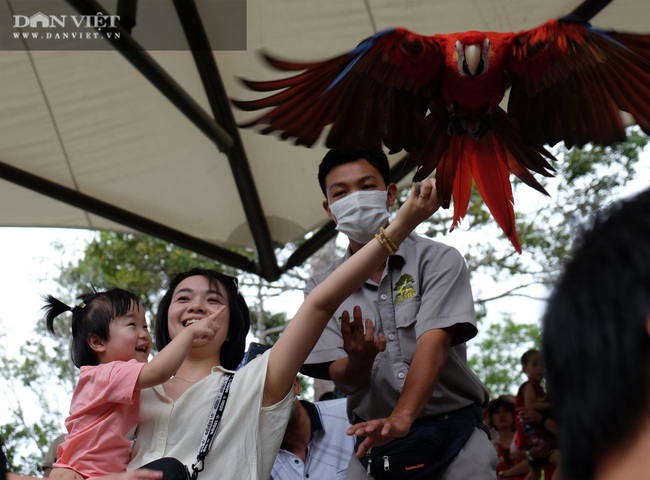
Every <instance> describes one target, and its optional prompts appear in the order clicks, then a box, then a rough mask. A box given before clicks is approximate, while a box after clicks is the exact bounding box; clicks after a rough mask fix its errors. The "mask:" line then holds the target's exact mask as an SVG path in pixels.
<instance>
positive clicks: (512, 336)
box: [469, 316, 541, 398]
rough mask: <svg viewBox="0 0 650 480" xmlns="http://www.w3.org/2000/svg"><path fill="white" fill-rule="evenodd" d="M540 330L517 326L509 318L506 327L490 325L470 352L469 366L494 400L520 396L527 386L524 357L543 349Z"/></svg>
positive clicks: (505, 319) (504, 325)
mask: <svg viewBox="0 0 650 480" xmlns="http://www.w3.org/2000/svg"><path fill="white" fill-rule="evenodd" d="M540 345H541V335H540V330H539V328H538V327H537V325H534V324H527V323H524V324H521V323H515V322H514V321H513V319H512V318H511V317H509V316H507V317H505V318H504V319H503V321H502V323H493V324H490V325H489V326H488V327H487V328H485V329H483V331H482V332H481V334H480V336H479V338H478V339H477V340H476V341H473V342H472V344H471V347H470V348H469V353H470V355H469V366H470V367H471V368H472V370H473V371H474V373H476V375H478V376H479V377H480V378H481V379H482V380H483V381H484V382H485V384H486V386H487V387H488V390H489V392H490V397H491V398H496V397H498V396H499V395H502V394H514V393H516V391H517V389H518V387H519V385H520V384H521V383H523V382H524V379H523V378H522V377H521V376H520V373H521V363H520V359H521V355H522V354H523V353H524V352H525V351H526V350H529V349H531V348H537V349H539V348H540Z"/></svg>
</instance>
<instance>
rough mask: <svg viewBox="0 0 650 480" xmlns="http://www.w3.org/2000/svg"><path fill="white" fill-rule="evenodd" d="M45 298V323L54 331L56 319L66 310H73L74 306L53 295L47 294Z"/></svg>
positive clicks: (51, 331) (50, 330)
mask: <svg viewBox="0 0 650 480" xmlns="http://www.w3.org/2000/svg"><path fill="white" fill-rule="evenodd" d="M43 299H44V300H45V305H43V308H42V310H43V311H44V312H45V323H46V325H47V329H48V330H49V332H50V333H54V319H55V318H56V317H58V316H59V315H61V314H62V313H64V312H70V311H72V308H71V307H70V306H68V305H66V304H65V303H63V302H62V301H61V300H58V299H56V298H54V297H53V296H52V295H46V296H44V297H43Z"/></svg>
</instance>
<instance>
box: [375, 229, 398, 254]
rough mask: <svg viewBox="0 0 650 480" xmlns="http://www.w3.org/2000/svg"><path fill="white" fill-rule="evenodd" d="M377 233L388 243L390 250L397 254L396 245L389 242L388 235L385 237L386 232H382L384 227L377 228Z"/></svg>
mask: <svg viewBox="0 0 650 480" xmlns="http://www.w3.org/2000/svg"><path fill="white" fill-rule="evenodd" d="M379 233H380V234H381V236H382V237H384V239H385V240H386V242H387V243H388V245H390V246H391V248H392V249H393V250H394V251H396V252H397V250H398V247H397V245H395V242H393V241H392V240H391V238H390V237H389V236H388V235H386V230H384V227H380V228H379Z"/></svg>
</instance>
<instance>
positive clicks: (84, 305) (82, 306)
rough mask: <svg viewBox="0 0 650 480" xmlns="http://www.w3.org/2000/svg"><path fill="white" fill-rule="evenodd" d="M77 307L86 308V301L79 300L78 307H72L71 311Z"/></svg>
mask: <svg viewBox="0 0 650 480" xmlns="http://www.w3.org/2000/svg"><path fill="white" fill-rule="evenodd" d="M75 308H86V304H85V303H84V302H79V305H77V306H76V307H72V308H71V309H70V311H71V312H74V310H75Z"/></svg>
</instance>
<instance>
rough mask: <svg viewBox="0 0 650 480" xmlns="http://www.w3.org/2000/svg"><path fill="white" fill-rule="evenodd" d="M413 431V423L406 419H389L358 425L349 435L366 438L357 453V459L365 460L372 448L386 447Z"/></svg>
mask: <svg viewBox="0 0 650 480" xmlns="http://www.w3.org/2000/svg"><path fill="white" fill-rule="evenodd" d="M410 430H411V422H410V421H409V420H407V419H405V418H400V417H396V416H395V417H393V416H391V417H388V418H378V419H375V420H370V421H368V422H363V423H358V424H356V425H353V426H352V427H350V428H349V429H348V430H347V432H346V433H347V434H348V435H356V436H357V437H366V439H365V440H364V441H363V442H361V444H360V445H359V448H358V449H357V452H356V457H357V458H363V456H364V455H365V454H366V452H367V451H368V450H369V449H370V448H372V447H379V446H381V445H386V444H387V443H388V442H390V441H391V440H394V439H396V438H401V437H404V436H406V435H407V434H408V433H409V431H410Z"/></svg>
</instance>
